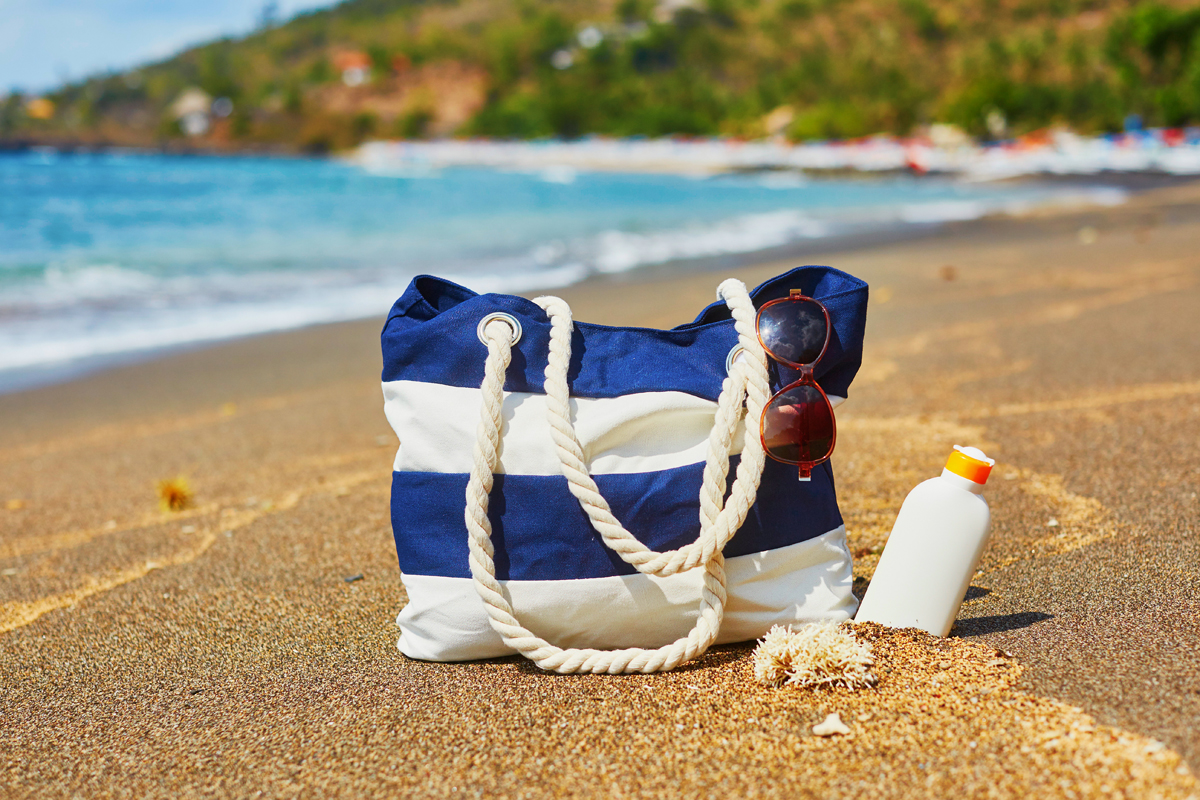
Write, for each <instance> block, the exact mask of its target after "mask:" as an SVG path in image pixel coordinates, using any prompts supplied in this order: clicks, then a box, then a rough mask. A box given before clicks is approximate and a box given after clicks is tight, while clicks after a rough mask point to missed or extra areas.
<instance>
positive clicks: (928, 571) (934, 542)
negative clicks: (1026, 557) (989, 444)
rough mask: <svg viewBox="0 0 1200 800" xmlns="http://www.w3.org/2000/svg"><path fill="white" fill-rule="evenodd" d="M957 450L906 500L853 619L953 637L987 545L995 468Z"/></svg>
mask: <svg viewBox="0 0 1200 800" xmlns="http://www.w3.org/2000/svg"><path fill="white" fill-rule="evenodd" d="M954 451H955V452H954V453H952V454H951V455H950V459H949V460H948V461H947V462H946V468H945V469H943V470H942V474H941V475H939V476H938V477H936V478H930V479H929V480H927V481H924V482H922V483H920V484H918V486H917V487H916V488H915V489H913V490H912V491H911V492H909V493H908V497H906V498H904V504H903V505H902V506H901V507H900V514H899V515H898V516H897V517H896V524H895V526H893V527H892V535H891V536H890V537H888V540H887V545H886V546H885V547H884V549H883V555H882V556H880V557H879V565H878V566H877V567H876V568H875V575H874V576H873V577H872V578H871V585H870V586H868V587H867V594H866V596H865V597H864V598H863V601H862V605H861V606H859V609H858V614H857V615H856V616H855V617H854V619H855V620H856V621H858V622H878V623H879V624H881V625H887V626H889V627H892V628H921V629H922V630H925V631H928V632H929V633H932V634H933V635H934V636H945V635H946V634H948V633H949V632H950V628H951V627H952V626H953V625H954V618H955V617H956V616H958V607H959V606H960V605H962V601H963V597H964V596H965V595H966V593H967V586H969V585H970V583H971V576H973V575H974V574H975V568H976V567H977V566H978V565H979V557H980V556H981V555H982V554H983V546H984V545H985V544H986V543H987V535H988V525H989V524H990V523H991V512H990V511H989V510H988V504H987V501H986V500H984V499H983V485H984V484H985V483H987V479H988V475H989V473H991V471H992V466H993V465H994V464H995V463H996V462H995V461H993V460H992V459H990V458H988V457H987V456H985V455H984V454H983V452H982V451H980V450H979V449H977V448H974V447H960V446H958V445H955V446H954Z"/></svg>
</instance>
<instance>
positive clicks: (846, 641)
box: [754, 622, 876, 689]
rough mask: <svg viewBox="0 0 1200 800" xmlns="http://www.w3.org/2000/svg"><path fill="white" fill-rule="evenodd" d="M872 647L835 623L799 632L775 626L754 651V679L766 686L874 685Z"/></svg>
mask: <svg viewBox="0 0 1200 800" xmlns="http://www.w3.org/2000/svg"><path fill="white" fill-rule="evenodd" d="M874 664H875V658H874V656H873V655H872V653H871V646H870V645H869V644H867V643H866V642H862V641H859V640H858V639H857V638H856V637H855V636H854V633H853V631H851V630H850V629H848V628H847V627H845V626H843V625H839V624H838V623H836V622H814V623H812V624H809V625H805V626H804V627H802V628H800V629H799V630H792V629H791V628H787V627H783V626H780V625H776V626H774V627H773V628H771V630H769V631H767V635H766V636H764V637H763V638H762V641H760V642H759V644H758V647H756V648H755V649H754V679H755V680H757V681H758V682H759V683H762V684H765V685H767V686H782V685H783V684H785V683H786V684H788V685H789V686H845V687H846V688H847V689H860V688H863V687H866V686H871V685H872V684H874V683H875V680H876V678H875V675H874V674H873V673H872V672H871V667H872V666H873V665H874Z"/></svg>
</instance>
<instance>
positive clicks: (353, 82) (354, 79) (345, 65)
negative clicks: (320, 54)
mask: <svg viewBox="0 0 1200 800" xmlns="http://www.w3.org/2000/svg"><path fill="white" fill-rule="evenodd" d="M333 65H334V67H335V68H336V69H337V71H338V72H340V73H341V74H342V83H344V84H346V85H347V86H362V85H363V84H364V83H366V82H367V81H368V80H369V79H370V77H371V57H370V56H369V55H367V54H366V53H364V52H362V51H361V50H348V51H346V52H343V53H338V54H337V55H336V56H334V59H333Z"/></svg>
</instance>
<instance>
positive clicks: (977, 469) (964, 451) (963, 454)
mask: <svg viewBox="0 0 1200 800" xmlns="http://www.w3.org/2000/svg"><path fill="white" fill-rule="evenodd" d="M995 463H996V460H995V459H992V458H988V457H987V456H985V455H984V454H983V451H982V450H980V449H979V448H977V447H963V446H961V445H957V444H956V445H954V452H953V453H951V454H950V458H949V460H947V461H946V469H948V470H950V471H951V472H953V473H954V474H955V475H958V476H960V477H963V478H966V479H967V480H969V481H974V482H975V483H978V484H985V483H987V479H988V475H990V474H991V473H992V466H993V465H995Z"/></svg>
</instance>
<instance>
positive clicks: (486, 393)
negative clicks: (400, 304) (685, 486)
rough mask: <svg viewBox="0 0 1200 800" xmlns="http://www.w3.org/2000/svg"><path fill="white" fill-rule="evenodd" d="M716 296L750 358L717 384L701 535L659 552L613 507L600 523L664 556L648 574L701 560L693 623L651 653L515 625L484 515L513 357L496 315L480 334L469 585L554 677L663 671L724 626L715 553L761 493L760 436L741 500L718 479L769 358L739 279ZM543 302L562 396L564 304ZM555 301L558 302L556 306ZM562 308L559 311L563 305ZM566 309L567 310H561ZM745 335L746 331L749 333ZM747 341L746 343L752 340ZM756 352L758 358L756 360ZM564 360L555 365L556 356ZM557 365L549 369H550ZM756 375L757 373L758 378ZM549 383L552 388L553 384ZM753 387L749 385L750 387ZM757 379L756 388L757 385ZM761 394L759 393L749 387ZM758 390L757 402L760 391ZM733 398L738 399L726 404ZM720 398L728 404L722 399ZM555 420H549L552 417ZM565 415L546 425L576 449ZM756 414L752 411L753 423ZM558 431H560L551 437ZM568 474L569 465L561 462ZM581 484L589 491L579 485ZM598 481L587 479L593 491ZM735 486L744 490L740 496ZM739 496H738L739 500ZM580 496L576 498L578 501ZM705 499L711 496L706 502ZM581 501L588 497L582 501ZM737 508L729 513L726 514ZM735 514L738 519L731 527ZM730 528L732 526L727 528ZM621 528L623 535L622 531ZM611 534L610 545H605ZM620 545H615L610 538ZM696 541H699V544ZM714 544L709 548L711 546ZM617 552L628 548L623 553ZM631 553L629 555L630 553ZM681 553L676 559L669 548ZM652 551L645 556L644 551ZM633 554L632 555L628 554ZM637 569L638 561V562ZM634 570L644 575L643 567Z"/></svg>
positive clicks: (741, 473)
mask: <svg viewBox="0 0 1200 800" xmlns="http://www.w3.org/2000/svg"><path fill="white" fill-rule="evenodd" d="M718 296H719V297H723V298H724V299H725V301H726V303H727V305H728V306H729V307H730V310H731V312H733V316H734V319H735V325H736V328H737V330H738V335H739V339H740V341H741V343H742V346H743V347H745V348H746V349H747V350H748V353H749V356H750V357H749V358H748V359H745V360H744V361H741V362H738V364H737V365H735V366H734V368H733V370H732V373H733V374H732V375H731V376H730V377H728V378H726V380H725V383H724V385H723V386H722V390H721V399H720V400H719V401H718V412H717V413H718V422H723V423H724V424H723V425H719V426H714V430H713V432H712V433H711V434H710V437H709V458H708V460H707V461H706V463H705V469H704V487H703V488H702V490H701V510H700V521H701V535H700V537H699V538H698V539H697V541H696V542H695V543H694V544H692V545H689V546H687V547H684V548H680V549H679V550H676V551H670V552H669V553H665V554H655V553H654V552H653V551H650V550H648V548H646V547H645V545H642V544H641V542H637V540H636V539H635V538H634V537H633V535H632V534H630V533H629V532H628V531H626V530H625V529H624V528H623V527H621V526H620V523H618V522H616V518H615V517H612V512H611V511H608V516H609V517H611V518H612V521H613V522H614V523H615V524H616V526H617V527H618V528H620V532H618V531H616V530H615V529H612V528H611V526H606V530H607V535H606V533H605V531H602V530H601V529H600V527H599V526H597V531H598V532H600V533H601V536H602V537H604V541H605V542H606V544H609V546H610V547H612V548H613V549H614V551H615V552H618V553H619V554H620V555H621V557H622V558H623V559H625V560H626V561H627V562H629V563H635V561H639V562H640V564H642V565H645V564H648V563H650V561H651V559H653V558H656V557H659V556H664V555H665V556H668V558H667V559H666V561H665V562H664V563H663V565H662V566H658V565H655V566H656V568H657V569H659V570H660V572H659V573H654V574H673V572H674V571H678V569H675V570H672V571H671V572H667V571H666V570H668V569H669V568H670V566H669V565H671V564H673V563H675V562H676V561H677V562H678V563H679V564H684V563H687V562H688V561H689V560H692V559H695V560H696V561H695V563H694V564H693V565H692V566H698V565H699V564H700V563H703V565H704V586H703V589H702V591H701V595H700V610H699V615H698V617H697V619H696V624H695V625H694V626H693V627H692V629H691V630H690V631H689V632H688V634H687V635H686V636H684V637H681V638H679V639H676V640H675V641H674V642H672V643H670V644H668V645H665V646H663V647H659V648H657V649H653V650H648V649H645V648H640V647H631V648H625V649H619V650H598V649H594V648H567V649H564V648H560V647H556V646H555V645H552V644H550V643H549V642H547V641H545V640H544V639H541V638H540V637H538V636H536V635H534V634H533V633H532V632H530V631H529V630H528V629H526V628H525V627H523V626H522V625H521V623H520V621H518V620H517V618H516V616H515V615H514V613H513V608H512V604H511V603H510V602H509V601H508V598H507V597H505V595H504V589H503V587H502V586H501V585H500V582H499V581H498V580H497V579H496V565H495V561H494V556H495V548H494V546H493V545H492V539H491V534H492V526H491V521H490V520H489V519H488V516H487V509H488V501H489V495H490V493H491V490H492V486H493V483H494V477H495V476H494V472H495V469H496V466H497V465H498V463H499V446H500V429H501V425H502V424H503V417H502V407H503V403H504V376H505V373H506V371H507V370H508V366H509V364H510V363H511V361H512V333H513V332H512V330H510V329H509V326H508V324H507V323H505V322H503V321H502V320H494V321H492V322H490V323H488V324H487V326H486V327H485V329H484V335H485V338H486V339H487V347H488V355H487V360H486V362H485V364H484V379H483V384H482V386H481V387H480V389H481V393H482V395H483V406H482V409H481V412H480V419H479V427H478V429H477V432H476V437H475V448H474V453H473V456H474V457H473V459H472V465H471V474H470V477H469V479H468V481H467V489H466V501H467V502H466V511H465V513H464V519H465V521H466V526H467V534H468V536H467V542H468V546H469V549H470V559H469V561H470V567H471V577H472V579H473V582H474V585H475V589H476V591H477V592H478V593H479V596H480V598H481V599H482V600H483V604H484V609H485V610H486V612H487V615H488V621H489V622H490V624H491V626H492V628H493V629H494V630H495V631H496V632H497V633H498V634H500V638H501V639H502V640H503V641H504V643H505V644H506V645H507V646H508V647H511V648H512V649H514V650H516V651H517V652H519V653H521V655H523V656H525V657H526V658H528V659H529V660H531V661H533V662H534V663H535V664H536V665H537V666H538V667H540V668H541V669H544V670H548V671H553V672H559V673H564V674H566V673H580V672H592V673H609V674H619V673H625V672H642V673H650V672H660V671H665V670H671V669H674V668H675V667H677V666H679V665H680V664H682V663H684V662H687V661H690V660H692V659H694V658H696V657H698V656H700V655H701V654H703V653H704V652H705V651H706V650H707V649H708V648H709V647H710V646H711V645H712V643H713V641H715V639H716V637H717V633H718V631H719V630H720V627H721V620H722V619H723V618H724V614H725V601H726V599H727V593H726V587H725V558H724V556H723V555H722V553H721V549H720V548H721V547H723V546H724V542H726V541H728V539H729V538H730V537H732V535H733V533H735V532H736V531H737V528H738V527H740V526H741V523H742V522H743V521H744V520H745V517H746V514H747V513H748V512H749V508H750V506H751V505H753V503H754V496H755V493H756V492H757V489H758V482H759V479H760V478H761V476H762V464H763V458H764V456H763V454H762V443H761V442H758V446H757V450H758V458H757V469H748V468H747V462H748V461H751V462H752V461H753V460H754V459H753V454H752V453H751V457H750V458H749V459H748V458H747V455H746V451H751V450H752V447H751V443H750V442H747V444H746V446H745V448H744V452H743V458H742V462H741V464H740V465H739V467H738V477H737V482H736V483H735V485H734V492H733V494H732V495H731V497H730V500H731V501H733V500H734V499H735V498H736V499H737V503H736V504H734V505H733V506H725V507H724V508H722V505H723V503H722V499H723V496H724V491H723V489H724V484H725V479H726V476H727V474H728V469H729V464H728V454H729V449H730V442H731V441H732V438H733V434H734V432H735V431H736V426H737V423H738V422H739V417H740V413H738V412H740V406H741V397H742V394H743V392H746V396H747V410H748V411H749V412H751V413H753V412H754V410H755V406H757V408H758V413H759V414H761V411H762V404H763V403H765V401H766V389H767V388H768V387H767V381H766V355H765V353H764V352H762V345H761V344H759V342H758V339H757V336H756V335H754V331H753V322H754V305H753V303H752V302H751V301H750V298H749V295H748V294H747V293H746V288H745V285H744V284H742V283H741V282H740V281H725V282H724V283H722V284H721V287H720V289H719V290H718ZM541 299H542V300H547V302H548V305H551V306H553V307H554V308H555V312H554V313H553V314H551V321H552V328H551V331H552V334H551V353H552V358H551V359H550V364H548V365H547V368H546V373H547V394H548V395H549V393H550V392H551V390H554V391H556V392H557V391H558V389H559V388H560V387H559V386H558V385H557V383H556V381H557V378H556V376H557V375H561V378H562V386H561V388H562V390H563V391H562V393H561V394H560V397H561V396H565V395H566V394H567V387H566V367H565V364H567V363H569V362H570V329H571V322H570V316H569V314H570V309H569V308H568V307H567V306H566V303H565V302H563V301H561V300H558V299H557V298H541ZM553 301H556V302H553ZM559 304H561V308H560V307H559ZM562 309H565V310H566V313H565V314H563V313H560V312H561V311H562ZM564 318H565V323H566V324H565V330H566V337H565V342H564V341H563V338H562V336H561V334H560V336H559V342H558V344H557V345H556V344H555V342H554V332H555V326H556V327H557V328H558V330H560V331H561V330H563V329H564V324H563V320H564ZM747 334H749V335H747ZM750 340H752V341H750ZM756 356H758V357H757V358H756ZM560 359H561V361H559V360H560ZM745 362H749V363H750V365H751V367H750V368H749V369H747V368H743V367H742V366H741V365H742V364H743V363H745ZM755 366H759V367H761V371H760V370H758V369H754V367H755ZM552 371H553V372H552ZM760 372H761V374H759V373H760ZM747 373H750V375H751V378H752V380H750V381H748V380H747V377H746V376H747ZM552 384H554V385H552ZM747 384H749V385H750V386H751V387H752V388H748V387H747ZM755 384H757V385H755ZM755 390H757V391H755ZM759 395H761V399H757V397H758V396H759ZM727 396H728V397H729V398H736V403H733V402H731V401H729V400H727ZM721 401H726V402H724V403H723V402H721ZM726 406H728V408H729V409H732V412H731V411H729V410H727V411H726V412H725V413H724V414H722V411H721V409H722V408H723V407H726ZM552 416H555V415H554V414H552ZM559 416H560V419H561V420H564V421H565V426H564V427H565V431H560V428H559V426H558V425H557V424H552V429H553V430H555V431H558V432H560V433H562V434H563V435H564V436H566V435H567V433H566V432H567V431H569V437H568V438H567V440H565V443H564V445H563V446H565V447H568V448H569V447H570V440H574V443H575V446H576V447H578V439H577V437H575V434H574V430H573V428H572V427H571V425H570V420H569V417H567V416H566V415H559ZM754 418H755V416H751V419H754ZM749 438H751V441H757V439H756V437H749ZM558 439H559V437H558V436H556V437H555V440H556V443H557V442H558ZM722 451H723V452H724V455H725V458H724V460H723V465H722V463H721V461H722V460H721V459H720V458H715V456H717V455H719V454H720V453H721V452H722ZM579 453H580V459H579V460H580V463H582V448H579ZM563 466H564V470H565V469H566V468H567V464H566V462H565V461H564V464H563ZM581 473H582V475H584V476H585V477H587V478H588V481H591V479H590V476H588V475H587V469H586V465H584V466H583V469H582V470H581ZM567 480H568V483H569V484H571V485H572V492H573V493H574V492H575V488H574V485H575V484H574V482H573V481H572V478H571V475H568V476H567ZM583 488H584V489H586V488H587V487H586V486H584V487H583ZM594 488H595V483H594V482H592V489H593V490H594ZM739 489H740V490H741V491H740V492H739ZM595 495H596V496H597V497H599V492H598V491H595ZM739 495H741V496H740V497H739ZM579 496H580V495H579V494H576V497H579ZM706 498H707V499H706ZM580 502H581V504H583V503H584V501H583V500H582V499H581V501H580ZM599 502H600V503H602V504H603V505H602V506H600V505H597V506H595V508H596V509H597V511H596V513H597V514H598V515H599V516H600V517H601V518H603V513H604V510H605V509H607V508H608V505H607V503H606V502H604V499H603V497H600V500H599ZM591 507H592V506H590V505H584V510H585V511H587V512H588V516H589V518H591V519H592V520H593V525H594V526H596V517H593V516H592V513H593V512H592V511H589V510H588V509H589V508H591ZM730 508H732V509H733V511H732V515H731V514H730V513H728V512H729V510H730ZM734 518H736V524H734ZM730 525H732V526H733V527H732V530H728V531H727V530H726V529H727V528H728V526H730ZM621 532H623V533H624V535H623V536H622V534H621ZM610 538H611V539H612V542H610ZM629 539H632V540H633V541H634V542H636V543H637V545H638V546H639V547H640V549H641V550H642V551H643V553H642V554H639V553H638V552H637V548H635V547H630V546H629V545H628V541H627V540H629ZM717 541H720V542H721V544H720V546H716V545H715V544H713V543H715V542H717ZM614 543H616V544H614ZM701 545H704V546H703V547H702V546H701ZM710 547H711V548H712V549H711V552H710V551H709V549H708V548H710ZM618 548H624V549H623V550H621V549H618ZM689 548H690V549H689ZM706 552H710V554H709V555H708V557H707V558H706V559H704V560H703V561H700V560H699V559H701V558H702V557H703V555H704V553H706ZM627 553H628V554H629V557H626V554H627ZM681 553H682V554H684V555H681V556H678V557H676V556H675V555H674V554H681ZM646 554H649V555H650V557H651V558H650V559H647V558H644V557H643V556H644V555H646ZM631 558H632V559H634V560H631ZM635 566H638V564H637V563H635ZM639 569H640V570H642V571H643V572H645V571H646V570H645V569H643V567H642V566H639Z"/></svg>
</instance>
